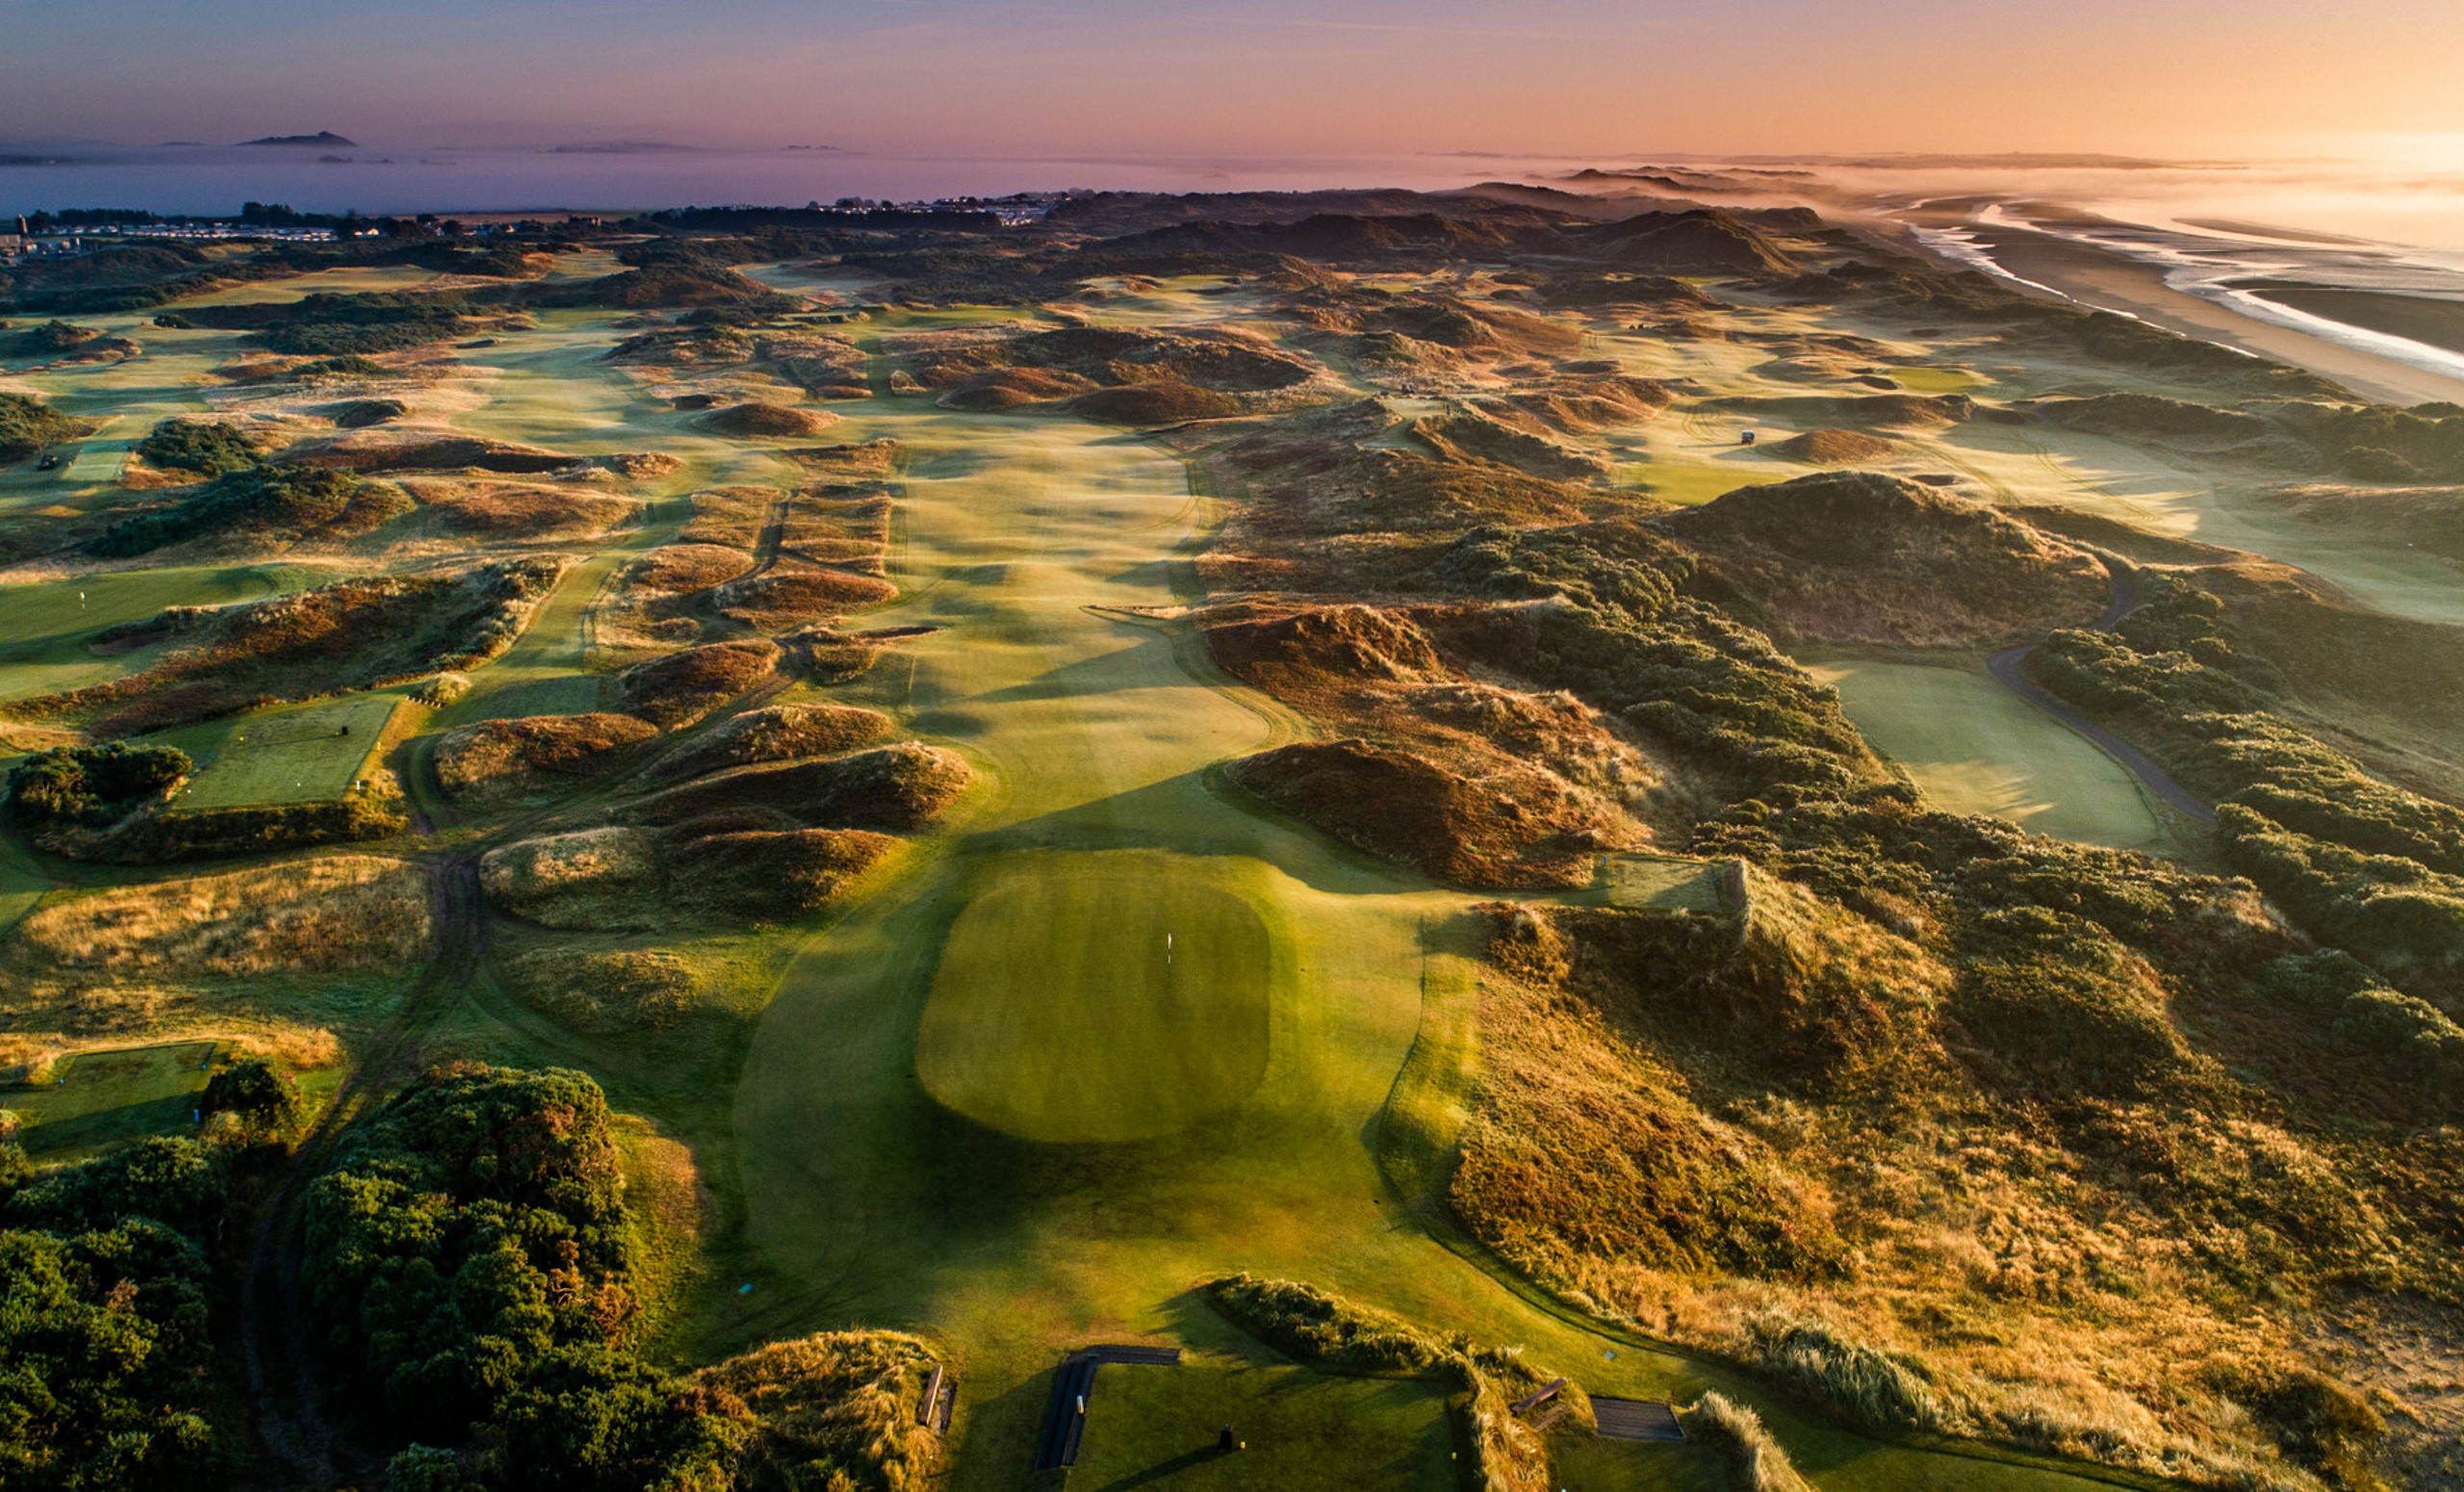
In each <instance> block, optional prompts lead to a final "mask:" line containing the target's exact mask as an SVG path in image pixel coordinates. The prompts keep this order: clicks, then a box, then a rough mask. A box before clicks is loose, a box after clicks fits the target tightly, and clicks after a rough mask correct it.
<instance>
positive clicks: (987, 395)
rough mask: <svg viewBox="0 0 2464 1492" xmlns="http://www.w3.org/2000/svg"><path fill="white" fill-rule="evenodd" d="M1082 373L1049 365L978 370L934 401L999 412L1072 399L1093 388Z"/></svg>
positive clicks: (1092, 382)
mask: <svg viewBox="0 0 2464 1492" xmlns="http://www.w3.org/2000/svg"><path fill="white" fill-rule="evenodd" d="M1096 386H1097V385H1096V383H1095V380H1094V379H1092V378H1090V377H1088V376H1086V375H1085V374H1084V373H1064V372H1061V371H1059V370H1057V369H1051V368H1000V369H995V370H993V371H992V372H989V373H981V374H979V375H977V376H976V377H974V378H971V379H969V380H968V381H967V382H965V383H963V384H961V385H959V386H958V387H957V388H954V389H952V390H950V391H949V392H948V393H946V394H944V395H942V396H941V397H940V398H939V399H936V400H935V402H936V403H937V404H939V405H940V406H941V407H942V408H944V409H960V410H965V411H968V412H970V413H974V414H998V413H1000V412H1001V411H1003V410H1005V409H1015V408H1018V407H1019V406H1020V405H1023V404H1040V403H1042V402H1044V401H1046V400H1048V399H1072V398H1075V397H1077V396H1078V395H1081V394H1085V393H1089V392H1091V391H1092V390H1093V389H1094V388H1095V387H1096Z"/></svg>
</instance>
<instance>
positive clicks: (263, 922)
mask: <svg viewBox="0 0 2464 1492" xmlns="http://www.w3.org/2000/svg"><path fill="white" fill-rule="evenodd" d="M429 939H430V925H429V916H428V890H427V873H426V872H425V871H424V870H422V869H421V868H420V867H419V866H417V865H415V864H412V863H411V862H408V861H400V860H387V859H382V858H379V857H376V856H370V855H320V856H314V857H311V858H309V859H306V860H297V861H289V862H283V863H280V864H272V865H263V866H258V867H255V868H252V869H248V870H241V871H234V872H232V873H230V874H227V875H214V876H197V877H192V878H190V879H185V880H172V881H158V882H153V883H150V884H145V885H139V886H128V887H114V888H112V889H109V890H99V891H85V892H80V893H77V894H74V895H69V896H65V897H63V898H61V899H59V900H56V901H53V902H51V903H49V904H48V905H45V906H42V907H39V908H38V909H36V910H35V911H34V912H33V913H30V914H29V915H28V916H27V917H26V919H25V920H24V921H23V922H20V923H19V924H18V925H17V931H16V934H15V936H14V937H13V939H11V941H10V947H11V949H12V951H13V954H14V955H15V956H16V957H18V958H20V959H24V960H30V961H33V962H35V963H37V964H39V965H49V966H52V967H58V968H85V969H100V970H109V971H112V972H115V973H147V974H154V975H157V976H162V977H194V976H198V975H220V976H225V977H232V976H242V975H255V974H271V973H333V972H340V971H344V970H349V969H368V968H398V967H400V966H401V965H407V964H416V963H419V962H420V961H422V960H424V959H425V958H426V957H427V956H428V950H429Z"/></svg>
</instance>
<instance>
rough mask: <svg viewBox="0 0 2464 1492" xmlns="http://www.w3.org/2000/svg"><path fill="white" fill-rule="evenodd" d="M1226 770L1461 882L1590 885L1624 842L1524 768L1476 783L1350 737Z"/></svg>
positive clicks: (1599, 818) (1551, 781)
mask: <svg viewBox="0 0 2464 1492" xmlns="http://www.w3.org/2000/svg"><path fill="white" fill-rule="evenodd" d="M1225 771H1226V775H1228V776H1229V777H1230V778H1231V779H1232V781H1234V782H1235V783H1238V784H1239V785H1241V786H1243V787H1245V788H1246V789H1247V790H1249V791H1250V792H1253V793H1255V794H1257V795H1258V796H1259V797H1261V798H1263V799H1265V800H1266V801H1267V802H1269V803H1271V804H1273V805H1274V806H1275V807H1276V808H1279V809H1281V810H1284V811H1285V812H1287V813H1290V814H1292V815H1293V816H1294V817H1296V818H1298V819H1301V820H1303V821H1305V822H1307V823H1309V824H1312V825H1314V826H1316V827H1317V828H1319V829H1322V830H1324V831H1325V832H1326V833H1328V834H1330V835H1333V836H1335V837H1336V838H1339V839H1341V840H1343V841H1344V842H1346V843H1347V844H1350V845H1352V846H1353V847H1354V848H1356V849H1359V850H1362V851H1365V852H1367V853H1368V854H1371V855H1373V856H1377V857H1379V858H1381V859H1386V860H1395V861H1400V862H1403V863H1404V864H1407V865H1411V866H1413V867H1415V868H1417V869H1420V870H1423V871H1425V872H1426V873H1428V874H1429V875H1431V876H1434V877H1436V878H1438V879H1440V880H1443V881H1449V882H1452V883H1454V884H1457V885H1463V886H1476V887H1544V886H1580V885H1583V884H1584V883H1586V882H1588V881H1589V880H1590V879H1591V873H1592V865H1593V862H1594V861H1595V860H1596V859H1597V857H1598V855H1599V853H1600V851H1601V850H1603V849H1606V848H1609V847H1611V846H1612V845H1615V844H1617V843H1618V842H1619V837H1620V836H1618V834H1617V832H1616V826H1614V825H1613V824H1612V823H1611V822H1610V821H1609V820H1608V819H1607V818H1606V816H1605V815H1604V814H1603V813H1602V811H1601V810H1600V808H1599V806H1598V805H1597V804H1596V803H1595V802H1593V801H1592V800H1591V799H1589V798H1588V797H1587V796H1586V795H1583V794H1580V793H1578V792H1576V791H1575V790H1573V789H1572V788H1571V787H1569V785H1567V784H1566V782H1565V781H1564V780H1563V779H1561V778H1559V777H1557V776H1555V775H1554V774H1553V773H1549V772H1543V771H1539V770H1536V769H1534V768H1531V767H1528V766H1525V765H1523V764H1522V763H1520V762H1512V761H1509V762H1503V763H1501V764H1500V768H1499V770H1498V771H1497V772H1496V773H1495V774H1494V775H1492V776H1489V777H1487V778H1485V779H1483V780H1481V781H1478V782H1474V781H1472V780H1470V779H1467V778H1465V777H1463V776H1461V775H1459V774H1457V773H1455V772H1453V771H1450V770H1449V769H1448V768H1447V767H1446V766H1444V765H1442V764H1440V763H1438V762H1436V761H1433V760H1430V759H1428V758H1426V757H1424V756H1422V755H1420V754H1418V753H1415V752H1410V751H1403V750H1399V749H1396V748H1392V747H1382V746H1378V745H1376V744H1374V743H1373V742H1370V741H1364V740H1344V741H1327V742H1322V743H1321V742H1304V743H1298V744H1295V745H1291V746H1278V747H1276V748H1274V749H1273V750H1271V751H1267V752H1261V753H1259V754H1258V755H1256V756H1252V757H1245V758H1243V759H1240V760H1238V761H1236V762H1233V763H1231V765H1229V766H1228V767H1227V768H1226V769H1225Z"/></svg>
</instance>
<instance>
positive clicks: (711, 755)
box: [655, 705, 891, 781]
mask: <svg viewBox="0 0 2464 1492" xmlns="http://www.w3.org/2000/svg"><path fill="white" fill-rule="evenodd" d="M890 729H891V725H890V719H889V717H888V716H887V715H884V714H881V713H879V712H877V711H874V710H869V709H859V708H857V707H854V706H852V705H769V706H764V707H761V708H759V709H748V710H746V711H744V712H743V713H742V714H738V715H731V716H729V717H728V718H727V719H725V720H722V721H720V722H719V723H718V724H717V725H715V726H712V727H711V728H710V729H709V730H708V731H707V732H706V733H704V734H702V735H701V736H699V737H697V738H695V739H694V740H692V741H690V742H689V743H687V744H686V745H685V746H684V747H683V749H681V750H680V751H677V752H675V753H673V754H671V755H669V756H667V757H665V758H663V759H660V761H659V763H658V765H657V767H656V769H655V770H656V772H657V775H658V776H660V777H661V778H665V779H667V780H670V781H675V780H678V779H681V778H687V777H700V776H702V775H704V774H705V773H709V772H723V771H726V770H727V769H729V768H731V767H743V766H754V765H756V764H758V763H760V762H765V761H791V760H794V759H797V758H800V757H827V756H835V755H837V754H838V753H840V752H843V751H853V750H854V749H855V748H857V747H859V746H863V745H868V744H870V743H871V742H873V741H877V740H879V739H881V738H882V737H883V736H885V735H887V734H888V733H890Z"/></svg>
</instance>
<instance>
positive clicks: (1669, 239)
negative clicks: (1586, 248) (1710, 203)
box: [1590, 209, 1796, 275]
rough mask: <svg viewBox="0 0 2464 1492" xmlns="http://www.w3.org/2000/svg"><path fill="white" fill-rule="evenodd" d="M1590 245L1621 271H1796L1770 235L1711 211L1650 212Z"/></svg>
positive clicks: (1609, 228) (1614, 226) (1609, 229)
mask: <svg viewBox="0 0 2464 1492" xmlns="http://www.w3.org/2000/svg"><path fill="white" fill-rule="evenodd" d="M1590 246H1591V248H1592V251H1593V252H1594V253H1596V254H1597V255H1599V256H1600V257H1601V258H1603V259H1604V260H1606V261H1607V262H1608V263H1610V264H1612V265H1615V266H1616V267H1617V268H1619V269H1622V270H1647V271H1649V272H1651V273H1655V274H1736V275H1764V274H1782V273H1786V272H1788V271H1790V270H1793V269H1795V268H1796V266H1795V264H1794V262H1793V261H1792V260H1790V259H1789V257H1788V255H1787V254H1786V253H1785V252H1784V251H1783V250H1782V248H1781V247H1780V245H1779V244H1777V243H1775V242H1774V241H1773V240H1772V239H1771V237H1770V235H1768V234H1766V233H1764V232H1763V231H1762V230H1761V229H1759V228H1757V227H1755V226H1753V225H1752V224H1750V223H1747V222H1744V221H1741V220H1740V219H1736V218H1733V217H1731V216H1730V215H1729V214H1727V213H1723V212H1718V211H1715V210H1708V209H1696V210H1693V211H1689V212H1681V213H1645V214H1643V215H1642V216H1641V217H1638V218H1629V219H1626V220H1625V221H1623V222H1614V223H1608V224H1605V225H1604V226H1603V227H1602V228H1600V229H1599V230H1598V231H1597V233H1596V234H1595V235H1594V236H1593V239H1592V244H1591V245H1590Z"/></svg>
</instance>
